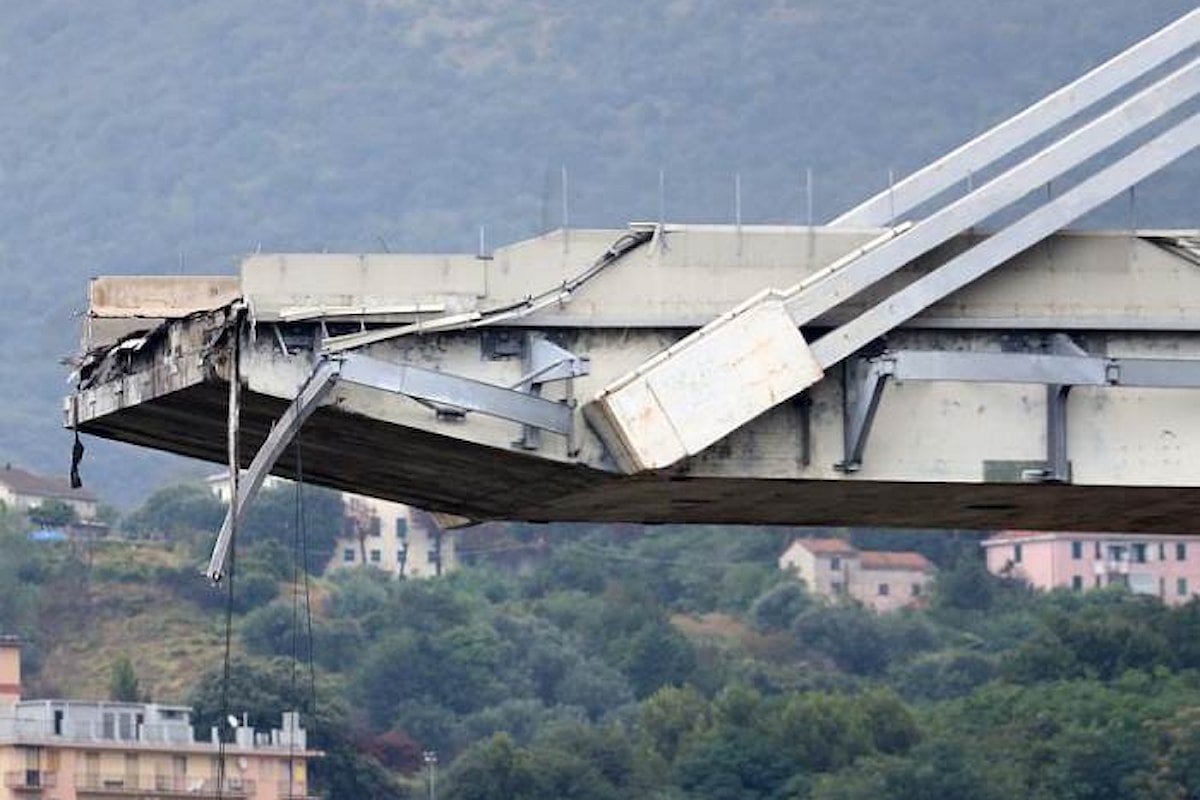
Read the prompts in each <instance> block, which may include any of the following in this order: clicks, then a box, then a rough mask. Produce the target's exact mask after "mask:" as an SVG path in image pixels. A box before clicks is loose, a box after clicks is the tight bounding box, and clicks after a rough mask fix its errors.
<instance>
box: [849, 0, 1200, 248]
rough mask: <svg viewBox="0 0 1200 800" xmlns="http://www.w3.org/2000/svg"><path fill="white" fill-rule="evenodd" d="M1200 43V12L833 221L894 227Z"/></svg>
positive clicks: (1178, 21) (1150, 38) (1178, 22)
mask: <svg viewBox="0 0 1200 800" xmlns="http://www.w3.org/2000/svg"><path fill="white" fill-rule="evenodd" d="M1197 42H1200V9H1196V10H1195V11H1192V12H1190V13H1188V14H1186V15H1184V16H1183V17H1181V18H1180V19H1178V20H1176V21H1175V22H1173V23H1171V24H1170V25H1168V26H1167V27H1165V28H1163V29H1162V30H1160V31H1158V32H1157V33H1155V34H1153V35H1151V36H1148V37H1147V38H1145V39H1143V40H1142V41H1141V42H1139V43H1138V44H1136V45H1134V46H1133V47H1131V48H1129V49H1128V50H1125V51H1124V52H1122V53H1120V54H1119V55H1117V56H1115V57H1114V58H1112V59H1110V60H1109V61H1107V62H1105V63H1104V64H1101V65H1100V66H1099V67H1096V68H1095V69H1094V70H1092V71H1091V72H1088V73H1087V74H1086V75H1084V76H1083V77H1081V78H1079V79H1078V80H1076V81H1073V82H1072V83H1069V84H1067V85H1066V86H1064V87H1062V88H1061V89H1059V90H1058V91H1056V92H1054V93H1052V94H1050V95H1047V96H1046V97H1045V98H1043V99H1042V100H1040V101H1038V102H1037V103H1034V104H1033V105H1032V106H1029V107H1028V108H1027V109H1025V110H1024V111H1022V112H1021V113H1019V114H1017V115H1016V116H1014V117H1011V118H1009V119H1007V120H1005V121H1004V122H1002V123H1000V124H999V125H997V126H995V127H994V128H991V129H990V130H988V131H986V132H985V133H982V134H980V135H979V136H977V137H975V138H974V139H972V140H971V141H969V142H967V143H966V144H964V145H962V146H961V147H959V148H957V149H956V150H953V151H952V152H950V153H948V154H947V155H945V156H943V157H942V158H939V159H938V160H936V161H934V162H932V163H931V164H929V165H928V166H926V167H924V168H923V169H920V170H918V171H917V172H915V173H913V174H912V175H910V176H908V177H907V178H905V179H904V180H902V181H900V182H899V183H897V184H896V185H894V186H892V187H890V188H888V189H886V190H884V191H882V192H880V193H879V194H876V195H875V196H874V197H871V198H870V199H868V200H866V201H864V202H863V203H861V204H859V205H858V206H856V207H855V208H852V209H851V210H849V211H847V212H846V213H844V214H842V215H841V216H839V217H837V218H836V219H834V220H833V221H832V222H830V223H829V225H830V226H831V227H837V228H855V227H863V228H874V227H883V226H885V225H890V224H892V222H893V220H895V219H900V218H902V217H903V215H905V214H907V213H908V212H909V211H911V210H912V209H914V208H916V207H917V206H919V205H921V204H922V203H924V202H926V201H928V200H931V199H933V198H934V197H935V196H937V195H938V194H940V193H942V192H944V191H946V190H947V189H949V188H950V187H951V186H953V185H954V184H956V183H959V182H961V181H963V180H966V179H967V178H968V177H969V176H971V175H973V174H974V173H976V172H979V171H980V170H982V169H985V168H986V167H988V166H989V165H990V164H993V163H995V162H996V161H997V160H998V159H1000V158H1003V157H1004V156H1005V155H1008V154H1009V153H1011V152H1013V151H1014V150H1016V149H1018V148H1020V147H1023V146H1024V145H1026V144H1028V143H1029V142H1031V141H1033V140H1034V139H1035V138H1037V137H1038V136H1041V135H1042V134H1045V133H1047V132H1048V131H1050V130H1051V129H1052V128H1053V127H1054V126H1056V125H1058V124H1059V123H1061V122H1065V121H1066V120H1068V119H1070V118H1072V117H1074V116H1076V115H1077V114H1079V113H1081V112H1083V111H1085V110H1087V109H1088V108H1090V107H1092V106H1094V105H1096V104H1097V103H1099V102H1101V101H1102V100H1104V99H1106V98H1108V97H1110V96H1111V95H1113V94H1114V93H1116V92H1118V91H1120V90H1121V89H1123V88H1125V87H1126V86H1128V85H1129V84H1131V83H1133V82H1134V81H1136V80H1137V79H1138V78H1140V77H1142V76H1144V75H1146V74H1148V73H1149V72H1151V71H1152V70H1154V69H1155V68H1156V67H1159V66H1161V65H1162V64H1164V63H1166V62H1167V61H1168V60H1170V59H1171V58H1174V57H1175V56H1177V55H1179V54H1181V53H1183V52H1185V51H1186V50H1188V49H1189V48H1191V47H1193V46H1195V45H1196V43H1197Z"/></svg>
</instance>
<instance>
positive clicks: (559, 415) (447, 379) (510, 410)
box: [341, 354, 572, 436]
mask: <svg viewBox="0 0 1200 800" xmlns="http://www.w3.org/2000/svg"><path fill="white" fill-rule="evenodd" d="M341 358H342V361H341V379H342V380H343V381H346V382H347V383H354V384H358V385H360V386H366V387H368V388H371V389H379V390H381V391H385V392H393V393H395V394H402V395H405V396H407V397H412V398H414V399H417V400H425V401H428V402H431V403H440V404H444V405H448V406H453V407H455V408H460V409H462V410H464V411H474V412H478V413H480V414H487V415H488V416H493V417H499V418H501V419H507V420H512V421H513V422H519V423H521V424H522V425H532V426H534V427H537V428H540V429H542V430H546V431H550V432H552V433H558V434H561V435H563V436H567V435H569V434H570V433H571V425H572V409H571V408H570V407H569V406H567V405H565V404H563V403H556V402H554V401H552V400H543V399H542V398H540V397H536V396H534V395H530V394H526V393H524V392H519V391H516V390H514V389H508V388H505V387H503V386H496V385H494V384H490V383H484V382H483V381H477V380H473V379H471V378H463V377H460V376H458V375H450V374H447V373H445V372H438V371H437V370H432V369H424V368H422V367H415V366H413V365H411V364H393V363H390V362H387V361H380V360H378V359H375V358H371V357H369V356H362V355H357V354H346V355H344V356H342V357H341Z"/></svg>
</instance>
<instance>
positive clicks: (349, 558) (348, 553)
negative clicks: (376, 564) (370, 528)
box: [342, 547, 354, 564]
mask: <svg viewBox="0 0 1200 800" xmlns="http://www.w3.org/2000/svg"><path fill="white" fill-rule="evenodd" d="M342 561H344V562H345V563H347V564H353V563H354V548H353V547H347V548H346V549H345V550H343V551H342Z"/></svg>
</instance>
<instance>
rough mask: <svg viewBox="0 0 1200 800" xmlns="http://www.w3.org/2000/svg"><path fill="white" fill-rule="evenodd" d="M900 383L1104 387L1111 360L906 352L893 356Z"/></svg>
mask: <svg viewBox="0 0 1200 800" xmlns="http://www.w3.org/2000/svg"><path fill="white" fill-rule="evenodd" d="M890 358H891V360H892V367H891V375H892V377H893V378H895V379H896V380H898V381H908V380H915V381H972V382H982V383H1062V384H1073V385H1077V386H1083V385H1087V386H1104V385H1106V384H1108V383H1109V381H1108V370H1107V366H1108V360H1107V359H1103V358H1092V357H1088V356H1057V355H1042V354H1039V353H961V352H943V351H930V352H920V351H912V350H907V351H902V352H898V353H894V354H892V355H891V356H890Z"/></svg>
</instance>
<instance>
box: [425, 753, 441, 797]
mask: <svg viewBox="0 0 1200 800" xmlns="http://www.w3.org/2000/svg"><path fill="white" fill-rule="evenodd" d="M421 756H422V757H423V758H424V759H425V769H426V770H427V771H428V774H429V800H437V763H438V756H437V750H426V751H425V752H423V753H422V754H421Z"/></svg>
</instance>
